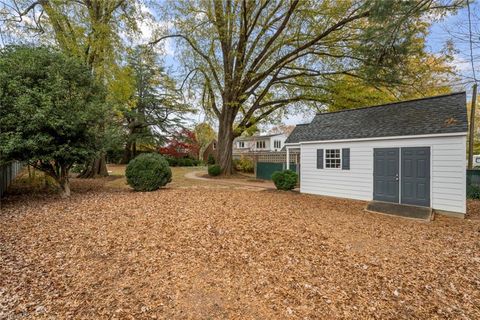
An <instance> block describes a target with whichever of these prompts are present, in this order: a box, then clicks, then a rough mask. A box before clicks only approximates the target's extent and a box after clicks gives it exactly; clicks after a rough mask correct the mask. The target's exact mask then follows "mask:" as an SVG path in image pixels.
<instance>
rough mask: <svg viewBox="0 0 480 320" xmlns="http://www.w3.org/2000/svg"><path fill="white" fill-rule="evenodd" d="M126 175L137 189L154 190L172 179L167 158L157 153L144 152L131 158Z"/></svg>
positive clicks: (130, 183)
mask: <svg viewBox="0 0 480 320" xmlns="http://www.w3.org/2000/svg"><path fill="white" fill-rule="evenodd" d="M125 176H126V177H127V183H128V184H129V185H130V186H131V187H132V188H133V189H134V190H136V191H154V190H157V189H159V188H160V187H163V186H164V185H166V184H167V183H169V182H171V181H172V171H171V170H170V167H169V166H168V162H167V160H165V158H164V157H162V156H161V155H159V154H157V153H144V154H141V155H139V156H137V157H136V158H135V159H133V160H131V161H130V162H129V163H128V165H127V169H126V170H125Z"/></svg>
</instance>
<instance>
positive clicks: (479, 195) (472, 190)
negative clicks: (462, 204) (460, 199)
mask: <svg viewBox="0 0 480 320" xmlns="http://www.w3.org/2000/svg"><path fill="white" fill-rule="evenodd" d="M467 198H468V199H476V200H479V199H480V188H479V187H477V186H474V185H470V186H468V188H467Z"/></svg>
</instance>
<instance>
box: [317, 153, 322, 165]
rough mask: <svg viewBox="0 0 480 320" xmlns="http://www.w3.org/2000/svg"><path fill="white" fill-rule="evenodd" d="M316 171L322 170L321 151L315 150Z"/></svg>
mask: <svg viewBox="0 0 480 320" xmlns="http://www.w3.org/2000/svg"><path fill="white" fill-rule="evenodd" d="M317 169H323V149H317Z"/></svg>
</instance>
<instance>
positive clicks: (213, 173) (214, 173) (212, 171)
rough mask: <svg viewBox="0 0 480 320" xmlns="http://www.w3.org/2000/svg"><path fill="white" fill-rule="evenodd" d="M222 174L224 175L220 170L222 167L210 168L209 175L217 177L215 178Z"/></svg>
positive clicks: (212, 166)
mask: <svg viewBox="0 0 480 320" xmlns="http://www.w3.org/2000/svg"><path fill="white" fill-rule="evenodd" d="M220 173H222V169H221V168H220V166H219V165H218V164H214V165H211V166H208V174H209V175H211V176H213V177H215V176H218V175H220Z"/></svg>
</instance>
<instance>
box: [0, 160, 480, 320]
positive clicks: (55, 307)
mask: <svg viewBox="0 0 480 320" xmlns="http://www.w3.org/2000/svg"><path fill="white" fill-rule="evenodd" d="M111 170H112V174H113V175H117V176H114V177H111V178H108V179H98V180H93V181H92V180H76V179H74V181H73V183H72V197H71V199H67V200H65V199H60V198H59V197H57V196H52V195H50V194H45V193H44V192H43V193H42V192H34V193H22V192H17V193H15V192H14V193H13V194H12V195H10V196H8V197H7V198H6V199H5V201H2V209H1V214H0V318H7V319H8V318H11V319H22V318H45V319H65V318H72V319H112V318H114V319H152V318H156V319H226V318H229V319H231V318H233V319H283V318H291V319H332V318H348V319H358V318H377V319H415V318H416V319H431V318H438V319H461V318H462V319H478V318H480V221H478V220H460V219H453V218H445V217H438V218H437V219H436V220H435V221H433V222H431V223H424V222H418V221H412V220H407V219H402V218H394V217H388V216H383V215H378V214H373V213H367V212H365V211H363V208H364V207H365V203H364V202H360V201H350V200H340V199H334V198H328V197H318V196H310V195H304V194H299V193H294V192H279V191H272V190H268V191H249V190H243V189H241V188H233V187H226V186H222V185H217V184H215V183H213V182H208V181H207V182H205V181H196V180H195V181H193V180H189V179H185V178H184V175H185V173H186V172H187V171H188V170H198V168H188V169H186V168H178V169H177V168H175V169H174V178H173V183H172V184H171V185H169V187H167V188H165V189H161V190H158V191H155V192H150V193H142V192H132V191H130V190H129V189H128V188H126V187H125V186H124V185H123V183H124V182H123V181H124V180H123V177H122V176H121V174H122V172H121V170H122V169H121V168H120V167H119V168H111Z"/></svg>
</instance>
